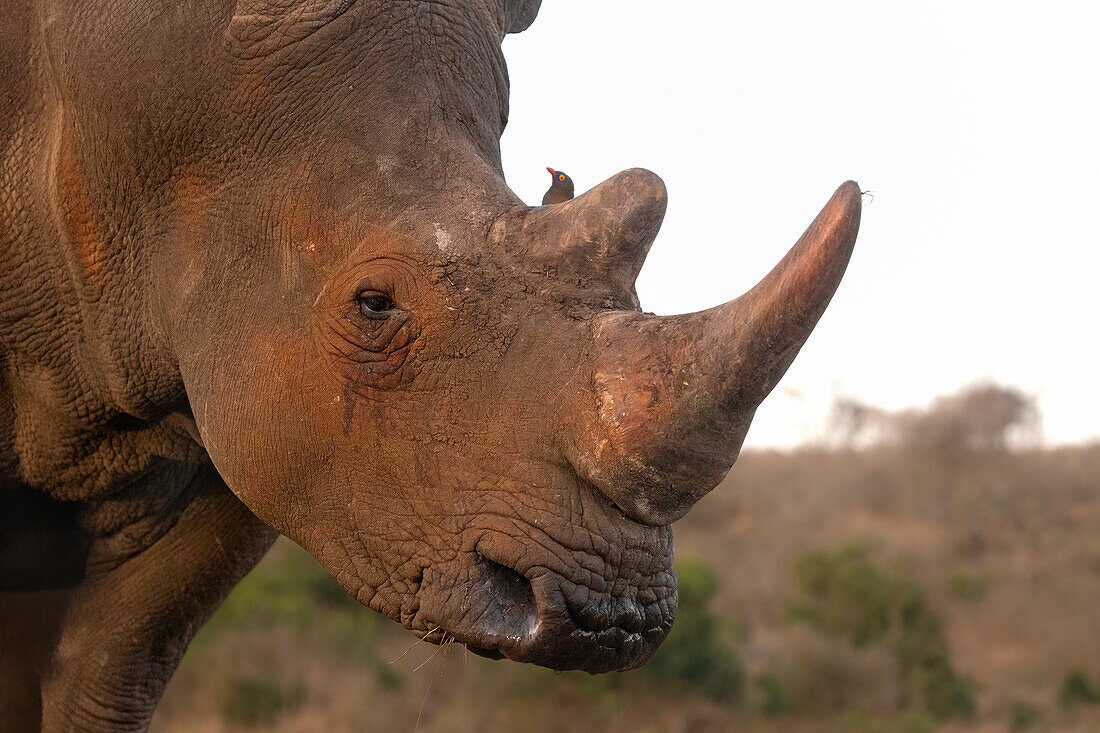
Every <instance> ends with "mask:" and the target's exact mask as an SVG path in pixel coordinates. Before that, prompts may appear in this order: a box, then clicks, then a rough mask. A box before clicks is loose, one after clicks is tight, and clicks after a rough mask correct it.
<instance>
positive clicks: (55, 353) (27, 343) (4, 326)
mask: <svg viewBox="0 0 1100 733" xmlns="http://www.w3.org/2000/svg"><path fill="white" fill-rule="evenodd" d="M29 97H30V95H28V100H25V101H26V105H25V106H24V107H22V108H17V109H16V110H15V114H14V117H13V120H14V123H15V124H14V125H13V126H12V129H13V130H14V135H12V136H11V137H9V138H8V139H7V140H0V144H4V143H7V144H8V150H9V151H11V153H10V157H9V158H8V160H7V164H8V165H7V168H6V170H7V171H21V172H22V176H21V177H20V178H19V179H18V180H16V179H15V177H4V175H3V174H0V368H2V371H0V476H3V477H4V478H5V479H6V480H8V481H11V480H15V481H18V482H20V483H23V484H27V485H30V486H34V487H37V488H40V489H42V490H45V491H48V492H49V493H51V494H53V495H55V496H57V497H58V498H65V499H90V498H95V497H97V496H106V495H110V494H112V493H113V492H115V491H116V490H118V489H119V487H121V486H124V485H126V484H128V483H129V482H130V480H131V479H132V477H133V476H135V475H136V474H140V473H143V472H148V471H149V470H150V468H151V467H152V466H153V465H154V464H156V463H158V462H162V461H165V460H187V461H192V462H193V461H195V460H201V459H202V457H203V455H204V454H203V452H202V451H201V448H199V447H198V446H197V444H196V443H195V442H194V440H192V439H191V438H190V437H189V436H188V419H187V417H186V395H185V393H184V390H183V385H182V382H181V381H180V379H179V374H178V369H176V367H175V365H174V363H173V361H172V359H171V357H170V356H169V354H168V350H167V347H166V340H165V339H164V337H163V336H162V335H161V333H162V328H161V326H160V324H159V323H158V319H157V317H156V315H155V314H156V307H155V297H156V293H155V292H152V291H151V290H150V288H149V287H148V286H147V284H148V282H149V276H148V274H149V268H150V261H151V260H150V256H151V254H152V252H153V250H154V249H155V245H154V244H152V242H151V241H149V240H145V239H142V238H141V237H139V236H138V234H137V230H135V229H134V228H132V227H130V226H128V225H127V222H126V219H125V217H120V216H118V214H117V212H114V211H112V210H111V206H110V205H109V201H107V197H106V196H105V194H104V193H103V192H104V190H106V188H105V187H103V186H102V179H103V175H104V172H103V171H95V170H89V169H88V167H87V166H86V165H85V164H83V163H82V158H81V155H80V154H79V152H78V142H79V141H78V137H79V136H78V133H77V132H76V130H77V128H75V127H74V126H73V125H71V124H69V121H68V120H66V119H65V112H64V110H62V109H61V106H60V105H56V106H52V105H51V104H50V100H49V97H48V95H46V96H44V97H43V98H39V99H38V100H36V101H29ZM5 121H6V120H5ZM123 208H125V207H123Z"/></svg>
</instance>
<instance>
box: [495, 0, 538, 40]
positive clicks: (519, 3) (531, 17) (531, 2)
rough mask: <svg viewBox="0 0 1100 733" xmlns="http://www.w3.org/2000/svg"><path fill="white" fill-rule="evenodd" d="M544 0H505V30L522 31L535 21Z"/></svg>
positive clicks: (511, 31) (506, 31)
mask: <svg viewBox="0 0 1100 733" xmlns="http://www.w3.org/2000/svg"><path fill="white" fill-rule="evenodd" d="M540 5H542V0H504V26H503V27H504V32H505V33H520V32H521V31H525V30H527V27H528V26H529V25H531V24H532V23H534V22H535V16H536V15H538V14H539V6H540Z"/></svg>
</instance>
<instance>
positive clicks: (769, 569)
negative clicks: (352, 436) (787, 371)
mask: <svg viewBox="0 0 1100 733" xmlns="http://www.w3.org/2000/svg"><path fill="white" fill-rule="evenodd" d="M1039 429H1040V421H1039V415H1038V414H1037V411H1036V409H1035V406H1034V401H1033V400H1032V399H1031V398H1029V397H1028V396H1026V395H1023V394H1021V393H1019V392H1018V391H1016V390H1013V389H1010V388H1005V387H1000V386H997V385H989V384H983V385H976V386H972V387H968V388H966V389H964V390H962V391H960V392H959V393H957V394H954V395H949V396H946V397H943V398H940V399H938V400H936V401H935V402H934V403H933V404H931V405H929V406H928V407H926V408H923V409H911V410H904V411H899V412H889V411H886V410H882V409H879V408H875V407H873V406H869V405H864V404H860V403H858V402H855V401H852V400H844V399H840V400H838V401H837V403H836V406H835V409H834V415H833V420H832V421H831V422H830V430H829V432H828V434H827V435H826V436H823V439H822V440H821V441H820V442H819V443H818V444H817V445H814V446H811V447H806V448H803V449H801V450H797V451H788V452H746V453H745V454H743V455H742V457H741V459H740V460H739V462H738V466H737V468H736V469H735V470H734V471H732V472H731V474H730V476H729V478H727V480H726V482H725V485H723V486H721V487H719V488H718V489H717V490H715V491H714V492H713V493H712V494H710V495H709V496H708V497H707V498H705V499H704V500H703V501H702V502H700V505H699V507H698V508H697V509H696V510H695V511H693V512H692V513H691V514H689V515H688V517H687V518H686V519H685V520H683V521H682V522H680V523H678V524H677V525H676V526H675V534H676V549H677V561H676V571H677V574H678V576H679V580H680V611H679V615H678V617H677V620H676V625H675V627H674V628H673V631H672V633H671V634H670V636H669V638H668V640H667V641H666V642H665V644H664V646H663V647H662V648H661V649H660V651H659V652H658V654H657V656H656V657H655V658H654V659H653V660H652V661H651V662H650V663H649V664H647V665H646V666H644V667H642V668H641V669H638V670H635V671H632V672H628V673H624V674H611V675H601V676H590V675H585V674H579V673H564V674H556V673H553V672H550V671H547V670H544V669H539V668H535V667H531V666H527V665H520V664H515V663H512V662H492V661H488V660H484V659H481V658H480V657H476V656H474V655H470V654H468V653H466V651H465V649H463V648H462V647H461V646H458V645H449V646H445V647H442V648H439V647H434V646H431V645H429V644H426V643H414V642H415V639H414V638H413V637H412V636H411V635H410V634H409V633H408V632H406V631H404V630H403V629H401V628H400V627H399V626H397V625H396V624H394V623H392V622H390V621H388V620H386V619H384V618H382V617H381V616H379V615H377V614H375V613H373V612H371V611H368V610H367V609H364V608H362V607H360V606H359V605H358V604H357V603H356V602H355V601H353V600H352V599H351V598H349V597H348V596H347V595H345V594H344V592H343V591H342V590H341V589H340V588H339V586H337V585H336V583H335V582H334V581H332V580H331V578H329V576H328V575H327V574H326V573H325V572H324V571H323V570H322V569H321V568H320V567H319V566H318V565H317V564H316V563H315V562H314V561H313V560H312V559H311V558H310V557H309V556H308V555H307V554H306V553H304V552H303V551H302V550H300V549H298V548H297V547H296V546H294V545H293V544H291V543H290V542H287V541H285V540H280V541H279V542H278V543H277V544H276V546H275V547H274V548H273V549H272V551H271V552H270V553H269V555H268V556H267V558H265V559H264V561H263V562H262V563H261V564H260V565H259V566H258V567H257V568H256V569H255V570H254V571H253V572H252V573H251V574H250V575H249V576H248V577H247V578H246V579H245V581H244V582H243V583H241V584H240V586H238V587H237V588H236V590H234V592H233V593H232V595H230V597H229V599H228V600H227V601H226V603H225V604H224V605H223V606H222V608H221V609H220V610H219V611H218V613H217V614H216V615H215V616H214V618H213V619H212V620H211V622H210V623H209V624H208V625H207V626H206V627H204V628H203V629H202V631H201V632H200V633H199V635H198V636H197V637H196V638H195V641H194V642H193V643H192V645H191V647H190V649H189V651H188V653H187V655H186V657H185V658H184V661H183V663H182V665H181V667H180V670H179V672H178V674H177V675H176V677H175V678H174V679H173V681H172V682H171V684H170V685H169V688H168V692H167V694H166V695H165V698H164V701H163V703H162V704H161V706H160V708H159V709H158V712H157V714H156V717H155V718H154V719H153V725H152V730H154V731H226V730H278V731H376V730H378V731H381V730H386V731H388V730H398V731H401V730H408V731H412V730H422V731H471V730H481V731H498V730H500V731H512V730H517V729H519V730H524V731H530V732H531V733H535V732H537V731H559V730H581V731H585V730H601V731H676V732H680V731H683V732H685V733H686V732H687V731H712V730H713V731H726V730H746V731H854V732H864V731H865V732H868V733H871V732H876V731H883V732H892V731H897V732H899V733H901V732H904V733H910V732H911V733H918V732H921V731H938V730H946V731H955V730H958V731H962V730H968V731H969V730H983V731H1028V730H1035V731H1097V730H1100V610H1098V609H1100V446H1082V447H1075V448H1059V449H1042V448H1039V447H1037V445H1038V443H1039V441H1038V436H1039Z"/></svg>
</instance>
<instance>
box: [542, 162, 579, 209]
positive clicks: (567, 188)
mask: <svg viewBox="0 0 1100 733" xmlns="http://www.w3.org/2000/svg"><path fill="white" fill-rule="evenodd" d="M546 170H548V171H550V175H552V176H553V177H554V182H553V183H551V184H550V190H548V191H547V192H546V193H545V194H544V195H543V197H542V205H543V206H546V205H547V204H561V203H564V202H566V201H568V200H570V199H571V198H573V179H572V178H570V177H569V176H568V175H567V174H565V173H562V172H561V171H556V170H554V169H553V168H547V169H546Z"/></svg>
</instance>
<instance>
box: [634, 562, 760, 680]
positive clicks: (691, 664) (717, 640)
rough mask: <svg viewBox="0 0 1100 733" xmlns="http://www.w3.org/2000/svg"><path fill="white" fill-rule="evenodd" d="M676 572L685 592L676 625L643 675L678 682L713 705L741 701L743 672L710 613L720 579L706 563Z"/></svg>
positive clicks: (685, 564)
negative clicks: (714, 701) (710, 700)
mask: <svg viewBox="0 0 1100 733" xmlns="http://www.w3.org/2000/svg"><path fill="white" fill-rule="evenodd" d="M675 569H676V576H677V579H678V582H679V588H680V600H679V606H678V610H677V612H676V623H675V624H674V625H673V627H672V631H671V632H670V633H669V635H668V639H666V640H665V643H664V644H663V645H662V646H661V648H660V649H659V650H658V651H657V654H656V655H654V657H653V659H652V660H651V661H650V662H649V663H648V664H647V665H645V666H644V667H642V669H641V673H642V674H644V675H645V676H648V677H651V678H657V679H659V680H675V681H677V682H679V683H681V684H683V685H684V686H686V687H689V688H691V689H695V690H698V691H699V692H701V693H703V694H704V695H706V696H707V697H709V698H711V699H712V700H716V701H719V702H733V701H737V700H739V699H741V696H742V694H743V691H744V682H745V680H744V671H743V669H742V667H741V663H740V660H739V659H738V655H737V652H736V649H734V647H733V645H732V643H731V642H730V641H729V640H728V639H727V638H726V637H725V636H724V635H723V633H722V629H721V628H720V625H719V619H718V617H717V616H715V615H714V614H713V613H711V612H710V610H709V608H708V607H709V605H710V602H711V600H712V599H713V598H714V595H715V594H716V593H717V592H718V577H717V576H716V575H715V573H714V570H713V569H711V567H710V566H709V565H707V564H706V563H705V562H704V561H702V560H696V559H687V560H678V561H677V562H676V566H675Z"/></svg>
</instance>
